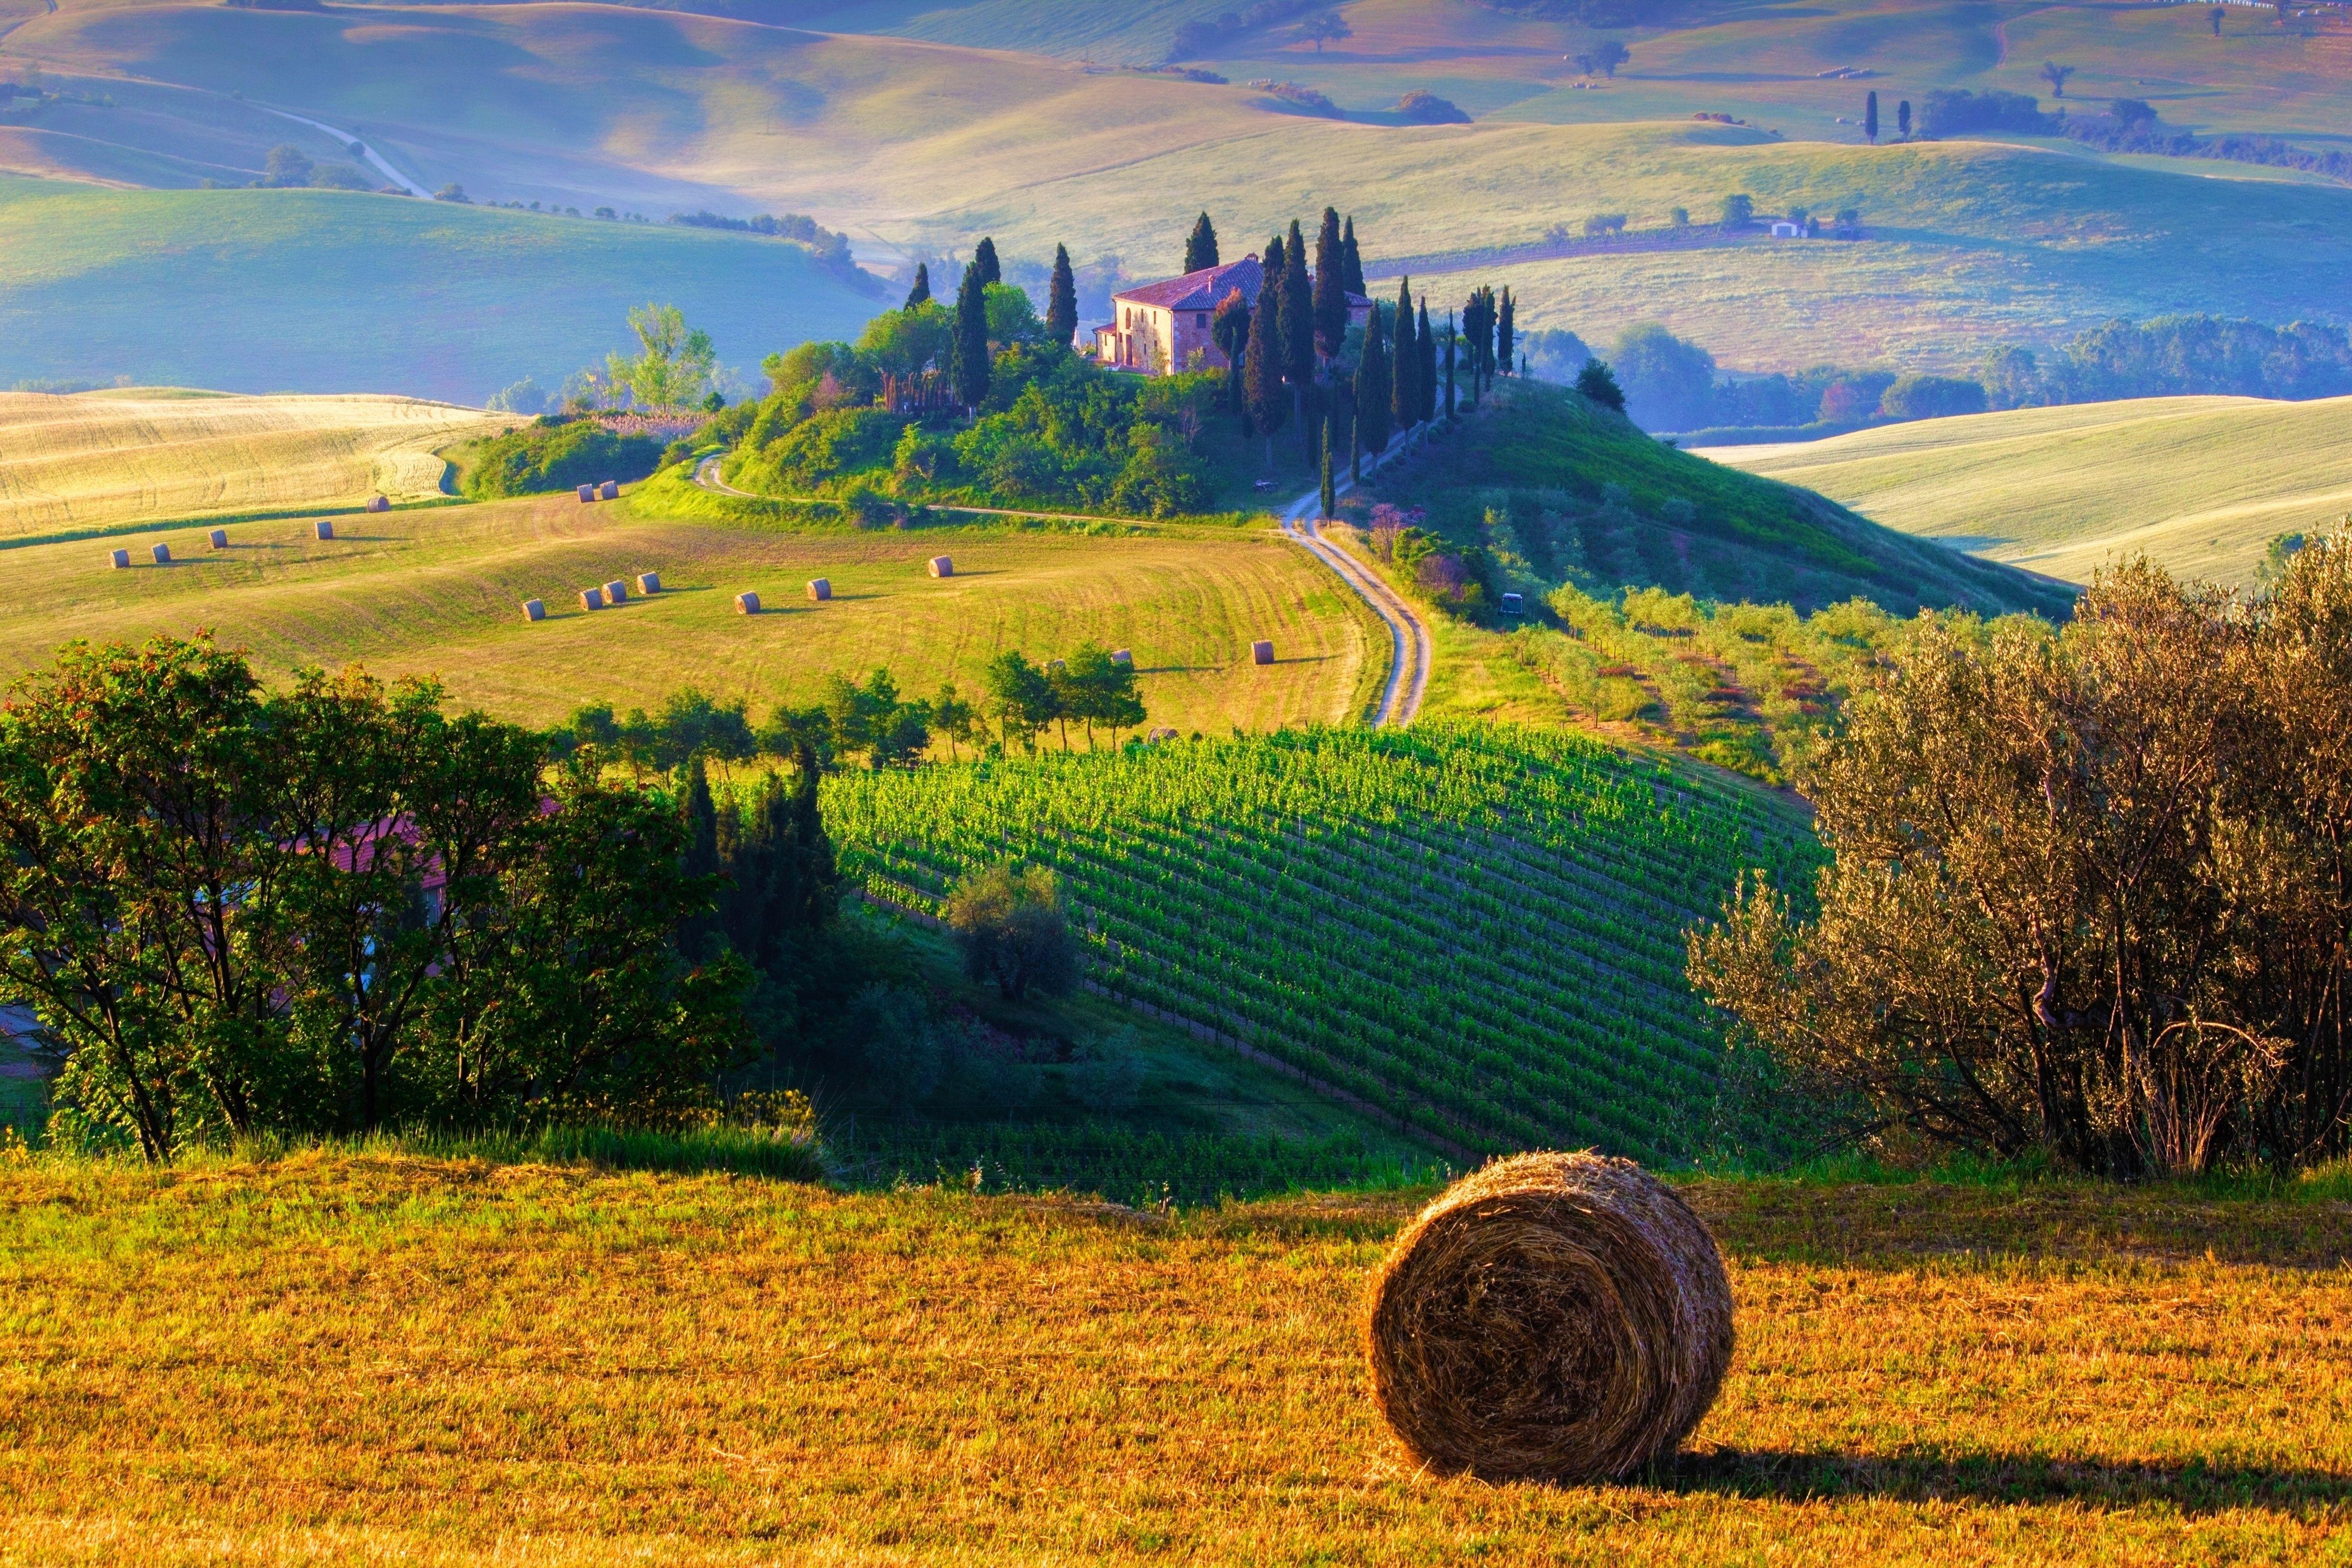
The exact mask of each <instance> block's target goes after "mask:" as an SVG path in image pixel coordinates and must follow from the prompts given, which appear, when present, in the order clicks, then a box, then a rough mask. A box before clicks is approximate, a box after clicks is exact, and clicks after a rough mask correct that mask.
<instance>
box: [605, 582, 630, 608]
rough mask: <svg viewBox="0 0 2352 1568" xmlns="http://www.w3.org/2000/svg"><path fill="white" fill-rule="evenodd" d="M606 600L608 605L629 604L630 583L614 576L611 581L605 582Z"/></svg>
mask: <svg viewBox="0 0 2352 1568" xmlns="http://www.w3.org/2000/svg"><path fill="white" fill-rule="evenodd" d="M604 602H605V603H606V604H608V605H625V604H627V603H628V602H629V585H628V584H626V583H624V582H622V581H621V580H620V579H619V578H618V577H615V578H614V579H613V580H612V581H611V582H609V583H607V584H604Z"/></svg>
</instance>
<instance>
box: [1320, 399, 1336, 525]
mask: <svg viewBox="0 0 2352 1568" xmlns="http://www.w3.org/2000/svg"><path fill="white" fill-rule="evenodd" d="M1320 423H1321V425H1322V426H1323V489H1322V493H1321V495H1319V496H1318V498H1317V499H1318V500H1320V501H1321V502H1322V505H1323V515H1324V516H1325V517H1329V516H1330V515H1331V514H1332V513H1334V512H1336V511H1338V510H1339V490H1338V489H1335V488H1334V487H1333V485H1332V482H1331V421H1330V420H1328V419H1325V420H1322V421H1320Z"/></svg>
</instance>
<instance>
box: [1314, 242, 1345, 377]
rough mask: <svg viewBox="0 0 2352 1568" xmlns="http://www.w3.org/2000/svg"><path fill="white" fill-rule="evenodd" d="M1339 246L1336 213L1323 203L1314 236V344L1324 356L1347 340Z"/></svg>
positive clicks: (1336, 352)
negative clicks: (1323, 206)
mask: <svg viewBox="0 0 2352 1568" xmlns="http://www.w3.org/2000/svg"><path fill="white" fill-rule="evenodd" d="M1339 247H1340V239H1339V213H1338V212H1337V211H1336V210H1334V209H1333V208H1330V207H1325V208H1324V209H1323V227H1322V228H1321V229H1320V230H1319V231H1318V233H1317V234H1316V236H1315V346H1316V347H1317V348H1318V350H1320V351H1321V352H1322V354H1323V357H1324V358H1325V359H1327V360H1328V359H1336V358H1338V357H1339V349H1340V346H1341V345H1342V344H1344V343H1345V342H1347V341H1348V282H1347V279H1348V264H1347V262H1346V260H1345V259H1344V258H1342V256H1341V254H1340V249H1339Z"/></svg>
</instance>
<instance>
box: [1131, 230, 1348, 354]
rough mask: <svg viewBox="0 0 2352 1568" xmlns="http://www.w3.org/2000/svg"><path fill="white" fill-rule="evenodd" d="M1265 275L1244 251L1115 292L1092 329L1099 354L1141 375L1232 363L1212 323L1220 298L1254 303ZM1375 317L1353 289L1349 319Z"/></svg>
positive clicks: (1262, 269) (1254, 307)
mask: <svg viewBox="0 0 2352 1568" xmlns="http://www.w3.org/2000/svg"><path fill="white" fill-rule="evenodd" d="M1309 276H1310V277H1311V276H1312V274H1309ZM1264 283H1265V268H1264V267H1263V266H1262V265H1261V264H1260V263H1259V261H1258V258H1256V257H1255V256H1244V257H1243V258H1241V259H1240V260H1239V261H1228V262H1226V263H1225V264H1224V265H1223V267H1206V268H1202V269H1201V270H1200V271H1198V272H1187V273H1186V274H1184V276H1183V277H1181V278H1171V279H1168V280H1167V281H1166V282H1164V283H1146V284H1143V285H1141V286H1140V287H1138V288H1134V289H1128V290H1127V291H1126V292H1125V293H1121V294H1114V295H1112V296H1111V297H1110V308H1111V320H1109V321H1106V322H1104V323H1103V324H1102V325H1101V326H1099V327H1097V328H1096V329H1095V331H1094V338H1095V357H1096V358H1097V360H1099V361H1101V362H1102V363H1104V364H1107V365H1110V366H1113V367H1115V368H1117V369H1119V370H1131V371H1134V372H1136V373H1138V374H1142V375H1174V374H1177V373H1179V372H1180V371H1186V370H1192V369H1195V368H1197V369H1201V370H1225V369H1229V368H1230V366H1228V364H1227V363H1226V362H1225V354H1224V351H1223V349H1220V348H1219V347H1217V340H1216V339H1215V338H1214V337H1213V335H1211V332H1210V325H1209V324H1210V322H1211V321H1212V320H1213V319H1214V317H1215V315H1216V310H1217V306H1218V304H1219V303H1220V302H1221V301H1222V300H1223V299H1224V298H1225V296H1226V295H1228V294H1231V293H1232V292H1234V290H1235V289H1239V290H1241V296H1242V300H1243V302H1244V304H1246V305H1248V306H1249V307H1250V308H1251V309H1253V310H1255V309H1256V308H1257V293H1258V289H1259V288H1260V287H1262V286H1263V285H1264ZM1371 319H1372V302H1371V300H1368V299H1366V298H1365V297H1364V296H1363V295H1361V294H1353V293H1351V294H1349V296H1348V324H1349V326H1355V327H1360V326H1362V325H1363V324H1364V323H1365V322H1367V321H1370V320H1371ZM1195 355H1197V356H1199V357H1198V361H1197V364H1196V362H1195V359H1194V356H1195Z"/></svg>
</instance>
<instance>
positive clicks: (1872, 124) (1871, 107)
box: [1862, 91, 1878, 146]
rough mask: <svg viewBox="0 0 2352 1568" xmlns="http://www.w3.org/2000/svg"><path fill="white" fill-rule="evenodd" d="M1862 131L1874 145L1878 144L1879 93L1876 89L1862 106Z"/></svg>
mask: <svg viewBox="0 0 2352 1568" xmlns="http://www.w3.org/2000/svg"><path fill="white" fill-rule="evenodd" d="M1862 133H1863V134H1864V136H1866V137H1868V138H1869V139H1870V143H1871V145H1872V146H1876V145H1877V144H1878V94H1877V93H1876V92H1875V91H1874V92H1872V93H1871V95H1870V97H1869V99H1868V100H1866V101H1864V104H1863V106H1862Z"/></svg>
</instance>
